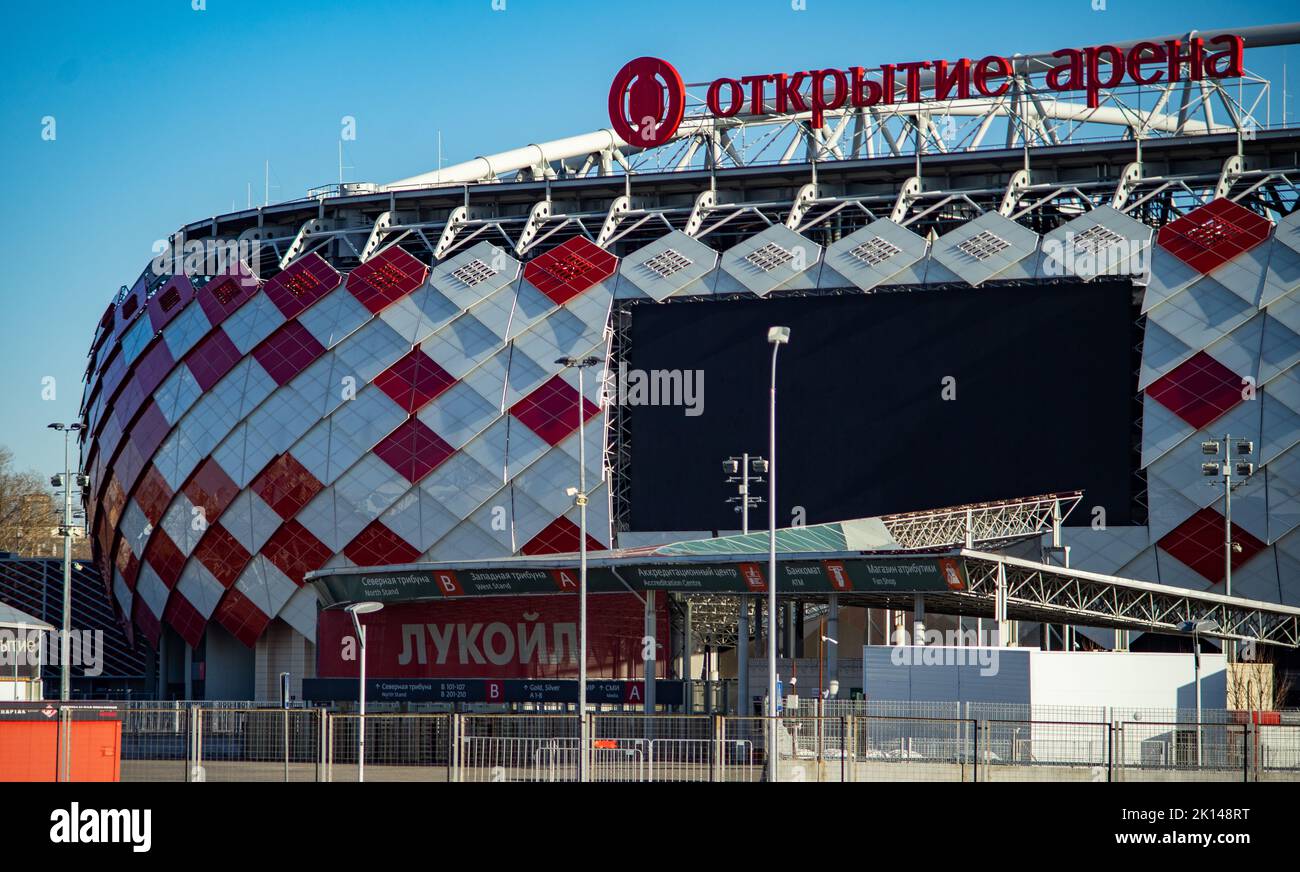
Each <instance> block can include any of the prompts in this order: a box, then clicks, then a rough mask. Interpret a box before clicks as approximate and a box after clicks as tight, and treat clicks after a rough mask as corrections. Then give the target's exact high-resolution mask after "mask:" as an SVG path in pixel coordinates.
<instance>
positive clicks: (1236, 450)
mask: <svg viewBox="0 0 1300 872" xmlns="http://www.w3.org/2000/svg"><path fill="white" fill-rule="evenodd" d="M1254 453H1255V443H1254V442H1251V441H1250V440H1248V439H1238V440H1236V441H1235V442H1234V441H1233V439H1232V436H1230V435H1225V436H1224V437H1223V439H1222V440H1218V439H1211V440H1207V441H1205V442H1202V443H1201V454H1202V455H1204V456H1206V457H1213V458H1214V459H1213V460H1207V461H1205V462H1203V463H1202V464H1201V474H1202V475H1204V476H1205V477H1206V478H1215V477H1217V476H1219V475H1222V476H1223V594H1224V596H1232V555H1233V554H1239V553H1241V544H1240V543H1238V542H1234V541H1232V489H1233V488H1235V487H1241V486H1242V485H1243V484H1245V483H1246V481H1247V480H1248V479H1249V478H1250V476H1251V475H1253V474H1254V473H1255V464H1254V463H1253V462H1251V461H1250V460H1249V459H1245V460H1243V459H1240V458H1250V457H1252V456H1253V455H1254ZM1234 454H1235V455H1236V457H1237V458H1238V459H1237V460H1234V459H1233V456H1234ZM1234 471H1235V472H1236V474H1237V476H1238V477H1239V478H1240V481H1237V482H1235V483H1234V482H1233V480H1232V475H1233V472H1234ZM1210 484H1211V485H1214V484H1217V482H1210ZM1223 644H1224V653H1225V654H1226V655H1227V660H1228V662H1229V663H1232V662H1233V661H1235V660H1236V659H1237V645H1236V643H1235V642H1232V641H1231V640H1224V643H1223Z"/></svg>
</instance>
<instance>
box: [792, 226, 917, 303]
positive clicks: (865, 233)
mask: <svg viewBox="0 0 1300 872" xmlns="http://www.w3.org/2000/svg"><path fill="white" fill-rule="evenodd" d="M927 248H928V246H927V245H926V241H925V240H924V239H923V238H922V237H920V236H917V235H916V234H915V233H913V232H912V231H911V230H908V229H907V228H906V227H903V226H901V225H899V224H897V223H895V222H894V221H891V220H890V219H888V218H880V219H878V220H876V221H872V222H871V223H870V224H868V225H867V226H866V227H863V228H861V229H859V230H855V231H854V232H853V233H850V234H849V235H848V236H845V237H844V238H843V239H839V240H836V241H835V242H833V243H831V244H830V245H828V246H827V247H826V257H825V259H824V261H823V263H824V265H825V267H827V268H829V269H831V270H834V272H835V273H836V274H837V275H841V276H844V278H846V279H848V280H849V281H850V282H852V283H853V284H854V285H855V286H856V287H857V288H858V289H859V290H863V291H869V290H871V289H872V288H874V287H876V286H877V285H882V284H885V283H886V282H888V281H889V280H890V279H891V278H893V277H894V276H896V275H898V274H899V273H900V272H902V271H903V270H905V269H907V268H908V267H909V266H911V265H912V264H914V263H916V262H917V261H919V260H920V259H921V258H923V257H925V252H926V249H927ZM828 279H829V277H828V276H826V275H825V274H823V275H822V277H821V279H820V280H819V281H818V284H819V285H821V286H823V287H825V286H827V285H829V284H831V283H832V282H833V279H832V280H830V281H828ZM833 283H835V284H839V282H833Z"/></svg>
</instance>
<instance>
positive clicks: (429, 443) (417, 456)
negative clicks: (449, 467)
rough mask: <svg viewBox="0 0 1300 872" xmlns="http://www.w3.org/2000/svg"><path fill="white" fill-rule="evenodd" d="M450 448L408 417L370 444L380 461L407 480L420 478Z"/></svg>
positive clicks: (436, 463)
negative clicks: (372, 444)
mask: <svg viewBox="0 0 1300 872" xmlns="http://www.w3.org/2000/svg"><path fill="white" fill-rule="evenodd" d="M454 451H455V449H454V448H452V447H451V446H450V445H448V444H447V443H446V441H444V440H443V439H442V437H440V436H439V435H438V434H437V433H434V432H433V431H432V430H430V429H429V428H428V427H427V426H426V425H425V424H424V423H423V422H421V421H420V419H418V418H408V419H407V420H406V422H405V423H404V424H402V425H401V426H399V427H398V428H397V429H396V430H394V431H393V432H392V433H389V434H388V435H387V436H386V437H384V439H383V441H382V442H380V443H379V444H378V445H376V446H375V447H374V452H375V454H376V455H377V456H378V457H379V458H380V459H381V460H383V461H384V462H385V463H387V464H388V465H389V466H391V467H392V468H393V469H395V470H397V471H398V472H399V473H401V474H402V475H403V476H405V477H406V480H407V481H409V482H411V483H415V482H417V481H419V480H420V479H422V478H424V477H425V476H426V475H428V474H429V473H430V472H431V471H433V470H434V469H436V468H437V467H438V465H439V464H441V463H442V462H443V461H445V460H446V459H447V458H448V457H450V456H451V455H452V454H453V453H454Z"/></svg>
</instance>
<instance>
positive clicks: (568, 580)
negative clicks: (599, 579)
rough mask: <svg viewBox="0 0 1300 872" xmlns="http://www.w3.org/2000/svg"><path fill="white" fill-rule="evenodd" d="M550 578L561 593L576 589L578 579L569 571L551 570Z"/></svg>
mask: <svg viewBox="0 0 1300 872" xmlns="http://www.w3.org/2000/svg"><path fill="white" fill-rule="evenodd" d="M551 578H552V579H553V580H554V581H555V586H556V587H558V588H559V589H560V590H561V591H566V590H573V591H576V590H577V589H578V577H577V575H575V574H574V572H573V570H571V569H552V570H551Z"/></svg>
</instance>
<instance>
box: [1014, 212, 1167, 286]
mask: <svg viewBox="0 0 1300 872" xmlns="http://www.w3.org/2000/svg"><path fill="white" fill-rule="evenodd" d="M1150 245H1151V228H1150V227H1148V226H1147V225H1145V224H1143V223H1142V222H1140V221H1135V220H1134V219H1132V218H1130V217H1129V216H1127V215H1125V214H1124V213H1123V212H1120V211H1119V210H1118V209H1115V208H1114V207H1112V206H1098V207H1097V208H1096V209H1093V210H1092V211H1091V212H1087V213H1085V214H1083V215H1080V216H1079V217H1077V218H1073V219H1071V220H1069V221H1067V222H1065V223H1064V224H1062V225H1061V226H1060V227H1057V228H1056V229H1055V230H1052V231H1051V232H1050V233H1048V234H1046V235H1045V236H1044V237H1043V242H1042V245H1041V247H1040V259H1039V267H1038V273H1037V274H1038V275H1040V276H1044V277H1047V278H1056V277H1060V276H1071V275H1072V276H1076V277H1078V278H1081V279H1083V280H1084V281H1091V280H1092V279H1095V278H1096V277H1097V276H1100V275H1132V276H1139V277H1140V276H1142V274H1143V272H1144V268H1141V267H1143V265H1144V263H1145V261H1146V259H1147V258H1146V250H1147V248H1148V247H1149V246H1150Z"/></svg>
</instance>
